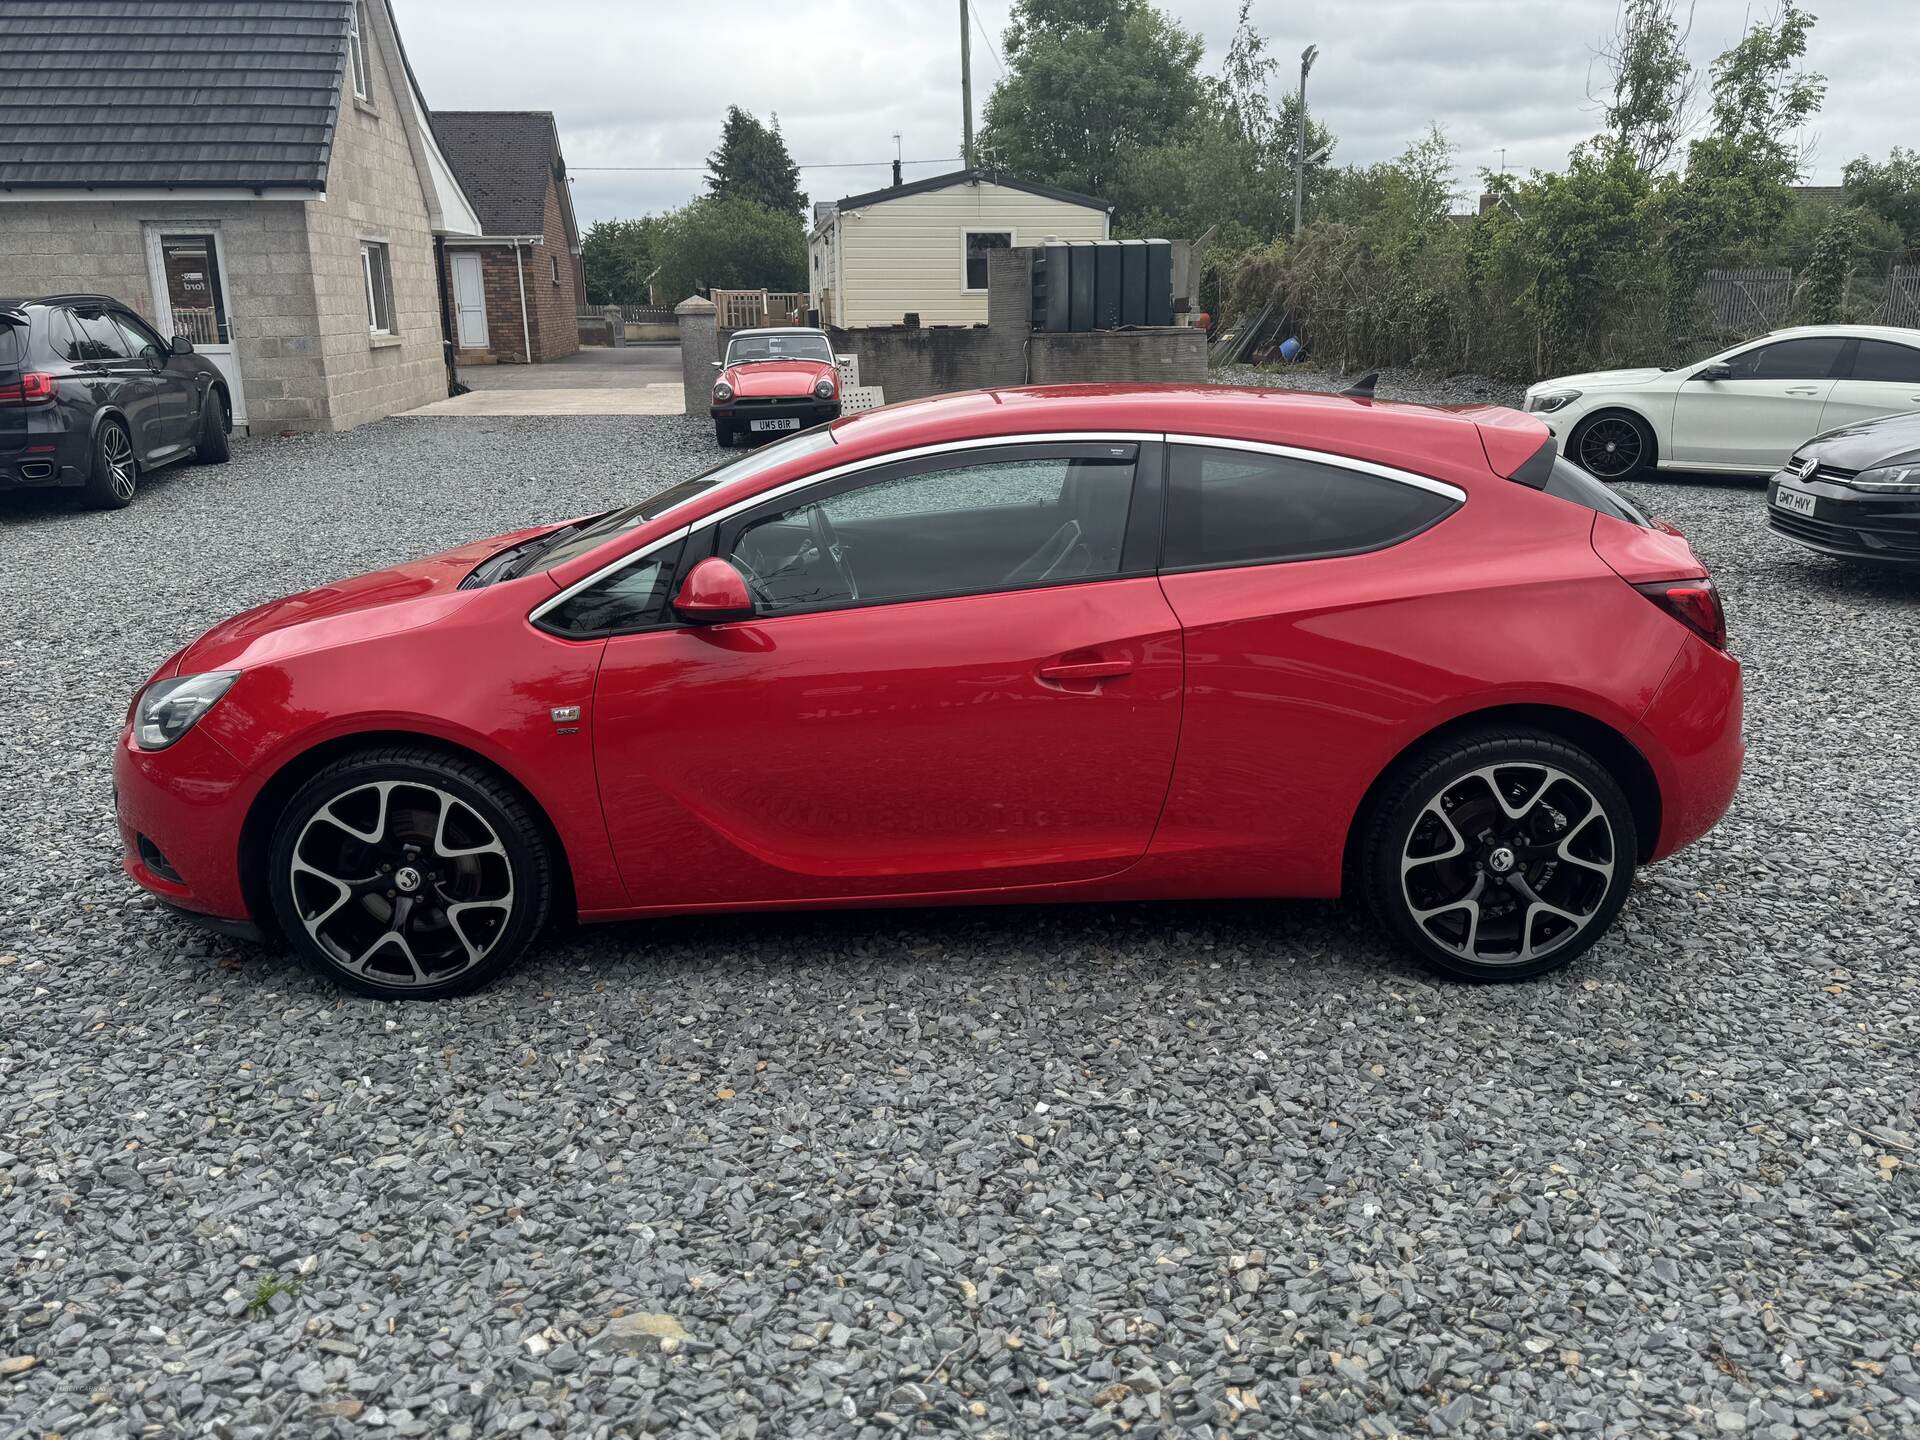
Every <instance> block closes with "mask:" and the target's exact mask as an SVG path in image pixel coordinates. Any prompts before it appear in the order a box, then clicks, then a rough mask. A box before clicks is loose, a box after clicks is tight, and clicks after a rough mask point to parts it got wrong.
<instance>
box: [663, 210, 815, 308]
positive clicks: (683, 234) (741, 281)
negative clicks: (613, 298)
mask: <svg viewBox="0 0 1920 1440" xmlns="http://www.w3.org/2000/svg"><path fill="white" fill-rule="evenodd" d="M657 253H658V263H659V265H660V276H659V279H658V280H657V281H656V285H657V288H658V289H659V290H660V292H661V293H662V294H664V295H673V296H679V297H681V298H685V297H686V296H688V295H692V294H694V293H695V292H696V291H706V290H711V289H713V288H714V287H716V286H718V287H719V288H721V289H724V290H757V289H762V288H765V289H768V290H804V289H806V288H807V235H806V231H805V230H803V229H802V228H801V225H800V217H799V216H798V215H797V214H795V213H793V212H792V211H790V210H774V209H771V208H769V207H768V206H765V205H760V204H756V203H755V202H753V201H752V200H743V199H740V198H739V197H737V196H728V197H724V198H723V197H718V196H706V197H704V198H702V199H699V200H696V201H694V202H693V203H692V204H691V205H688V206H686V207H685V208H683V209H680V210H677V211H675V212H674V213H673V214H672V215H669V216H667V217H665V218H664V219H663V221H662V222H661V226H660V248H659V251H658V252H657Z"/></svg>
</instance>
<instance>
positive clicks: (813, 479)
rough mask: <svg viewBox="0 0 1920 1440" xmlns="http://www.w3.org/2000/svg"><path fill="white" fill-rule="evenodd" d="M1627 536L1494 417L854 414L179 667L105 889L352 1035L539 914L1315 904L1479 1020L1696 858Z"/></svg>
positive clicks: (1681, 637) (1698, 576)
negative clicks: (260, 946)
mask: <svg viewBox="0 0 1920 1440" xmlns="http://www.w3.org/2000/svg"><path fill="white" fill-rule="evenodd" d="M1740 721H1741V684H1740V667H1739V665H1738V664H1737V663H1736V662H1735V660H1734V659H1733V658H1732V656H1730V655H1729V654H1728V653H1727V648H1726V631H1725V625H1724V620H1723V617H1722V613H1721V608H1720V601H1719V598H1718V596H1717V595H1716V593H1715V590H1714V587H1713V583H1712V581H1711V580H1710V579H1709V578H1708V577H1707V573H1706V570H1705V569H1704V568H1703V567H1702V566H1701V564H1700V562H1699V560H1698V559H1696V558H1695V557H1694V555H1693V553H1692V551H1691V550H1690V549H1689V547H1688V546H1687V543H1686V542H1685V540H1683V539H1682V538H1681V537H1680V536H1679V535H1678V534H1677V533H1676V532H1675V531H1673V530H1671V529H1667V528H1665V527H1663V526H1660V525H1658V524H1655V523H1652V522H1650V521H1648V520H1647V519H1646V518H1645V517H1644V516H1643V515H1641V514H1640V512H1639V511H1637V510H1636V509H1635V508H1634V507H1633V506H1632V505H1631V504H1629V503H1628V502H1627V501H1625V500H1624V499H1622V498H1620V497H1619V496H1618V495H1616V494H1614V493H1613V492H1612V491H1610V490H1608V489H1607V488H1606V487H1605V486H1603V485H1601V484H1600V483H1599V482H1597V481H1595V480H1594V479H1592V478H1591V477H1590V476H1588V475H1587V474H1586V473H1585V472H1583V471H1581V470H1579V469H1577V468H1575V467H1574V466H1572V465H1571V464H1569V463H1568V462H1567V461H1565V460H1563V459H1559V458H1556V456H1555V454H1554V447H1553V444H1552V441H1551V438H1550V437H1549V436H1548V434H1547V432H1546V429H1545V427H1544V426H1543V425H1542V424H1541V423H1540V422H1539V421H1538V420H1535V419H1533V418H1531V417H1528V416H1523V415H1520V414H1518V413H1516V412H1514V411H1511V410H1502V409H1491V408H1486V409H1471V410H1462V411H1454V412H1447V411H1440V410H1432V409H1425V408H1421V407H1417V406H1406V405H1390V404H1380V403H1373V402H1370V401H1363V400H1356V399H1350V398H1343V397H1338V396H1311V395H1302V394H1283V393H1277V392H1262V391H1245V390H1230V389H1216V388H1180V387H1167V388H1159V387H1129V388H1121V387H1096V386H1088V387H1074V388H1058V389H1033V390H998V391H983V392H975V393H971V394H963V395H951V396H945V397H942V398H939V399H934V400H927V401H921V402H916V403H911V404H903V405H896V406H892V407H889V408H887V409H884V410H878V411H872V412H869V413H866V414H862V415H858V416H853V417H850V418H848V419H845V420H841V421H839V422H837V423H836V424H833V425H831V426H828V427H823V428H819V429H814V430H810V431H806V432H804V433H802V434H799V435H795V436H792V437H790V438H788V439H786V440H783V441H781V442H779V443H777V444H774V445H770V446H766V447H763V448H761V449H758V450H755V451H753V452H752V453H750V454H747V455H743V456H740V457H737V458H734V459H732V460H730V461H729V462H728V463H726V464H724V465H722V466H720V467H719V468H718V469H715V470H712V471H710V472H708V473H707V474H704V475H701V476H698V477H696V478H694V479H689V480H682V481H679V482H678V483H675V484H672V485H668V486H666V487H665V488H663V489H660V490H659V491H658V492H657V493H654V494H649V495H647V496H645V497H644V498H640V499H637V500H636V501H635V502H634V503H633V504H631V505H629V506H627V507H626V508H624V509H620V510H615V511H611V512H609V513H607V514H604V515H596V516H593V517H591V518H588V519H584V520H576V521H574V522H572V523H571V524H567V525H564V526H558V527H547V528H543V529H539V530H529V531H523V532H520V533H517V534H513V535H506V536H502V537H499V538H497V539H493V540H486V541H481V542H478V543H476V544H473V545H469V546H466V547H464V548H462V549H459V550H454V551H450V552H448V553H446V554H443V555H437V556H434V557H432V558H430V559H426V560H420V561H416V562H414V563H412V564H408V565H402V566H399V567H396V568H395V569H392V570H385V571H381V572H379V573H377V574H373V575H365V576H361V577H359V578H358V579H352V580H343V581H341V582H339V583H338V584H334V585H328V586H323V587H321V588H320V589H317V590H310V591H307V592H306V593H304V594H301V595H295V596H292V597H290V598H288V599H284V600H279V601H275V602H273V603H271V604H268V605H263V606H260V607H259V608H257V609H254V610H251V611H248V612H247V613H245V614H243V615H240V616H237V617H235V618H234V619H232V620H228V621H226V622H225V623H223V624H221V625H218V626H216V627H214V628H213V629H212V630H210V631H208V632H207V633H206V634H205V635H202V636H201V637H200V638H199V639H197V640H195V641H193V642H192V643H191V644H190V645H188V646H186V647H185V648H184V649H183V650H181V651H180V652H178V653H177V654H175V655H173V656H171V657H169V658H168V659H167V661H166V662H165V663H164V664H163V665H161V667H160V668H159V669H158V670H157V671H156V672H155V673H154V675H153V678H152V679H151V680H150V681H148V682H147V684H146V685H145V686H143V687H142V688H141V690H140V692H139V693H138V694H137V695H136V696H135V698H134V702H133V705H132V707H131V709H130V711H129V713H128V717H127V725H126V730H125V733H124V735H123V736H122V738H121V740H120V743H119V746H118V749H117V756H116V765H115V774H116V781H117V787H116V788H117V799H118V806H119V817H120V825H121V829H122V832H123V835H124V840H125V865H126V870H127V873H128V874H129V875H130V876H132V877H133V879H134V880H136V881H137V882H138V883H139V884H141V885H143V886H144V887H146V888H147V889H148V890H150V891H152V892H153V893H154V894H155V895H157V896H159V897H160V898H161V899H163V900H164V901H166V902H167V903H169V904H171V905H174V906H177V907H179V908H181V909H184V910H187V911H193V912H198V913H199V914H201V915H202V916H203V917H210V918H212V919H213V920H214V921H215V922H216V923H219V924H222V925H224V926H225V927H227V928H228V929H230V930H236V931H240V932H243V933H249V932H250V933H256V934H257V933H260V932H266V931H270V930H274V929H277V930H278V931H279V932H280V933H282V934H283V935H284V936H285V937H286V938H287V939H288V940H289V941H290V942H291V943H292V945H293V946H294V947H295V948H296V949H297V950H298V951H299V952H300V953H301V954H302V955H304V956H305V957H307V959H309V960H310V961H312V962H313V963H315V964H317V965H318V966H319V967H320V968H321V969H322V970H323V971H325V972H328V973H330V974H332V975H333V976H335V977H337V978H338V979H339V980H340V981H341V982H342V983H344V984H346V985H349V986H352V987H353V988H355V989H358V990H362V991H365V992H368V993H371V994H375V995H384V996H404V995H414V996H432V995H444V994H449V993H452V992H456V991H461V990H466V989H469V988H471V987H473V986H476V985H479V984H481V983H482V982H484V981H485V980H487V979H488V978H489V977H491V976H494V975H497V974H498V973H500V972H501V971H502V970H503V969H505V968H506V967H507V966H508V965H509V964H510V963H511V962H512V961H513V960H514V958H515V957H516V956H518V955H520V954H521V953H522V952H523V951H525V950H526V949H527V947H528V946H529V944H530V943H532V941H533V940H534V938H535V937H536V935H537V934H538V933H539V932H540V930H541V928H542V926H543V924H544V923H545V922H546V921H547V920H548V918H549V917H550V916H553V915H555V914H556V913H561V912H564V913H566V914H569V915H577V916H578V917H579V918H581V919H583V920H609V919H618V918H624V917H632V916H645V915H658V914H664V913H668V912H674V911H699V910H709V911H711V910H732V909H751V908H763V907H765V908H776V907H805V906H871V905H925V904H942V905H944V904H971V903H985V902H996V901H1004V902H1033V901H1064V900H1107V901H1114V900H1136V899H1146V898H1159V897H1205V896H1308V897H1311V896H1320V897H1332V896H1339V895H1343V894H1344V895H1348V896H1352V897H1355V898H1359V899H1364V900H1365V901H1366V902H1367V903H1368V904H1369V905H1370V906H1371V908H1372V909H1373V911H1374V912H1375V913H1376V914H1377V916H1378V917H1379V919H1380V921H1381V923H1382V924H1383V925H1384V927H1385V928H1386V930H1387V931H1388V932H1389V933H1390V934H1391V935H1392V936H1393V937H1395V938H1396V939H1397V940H1398V941H1400V942H1401V943H1402V944H1403V945H1404V946H1405V947H1406V948H1407V949H1408V950H1410V951H1411V952H1412V953H1413V954H1414V955H1416V956H1418V957H1419V958H1420V959H1422V960H1423V961H1425V962H1427V963H1428V964H1429V965H1431V966H1434V967H1436V968H1438V969H1440V970H1443V971H1447V972H1450V973H1453V974H1456V975H1462V976H1468V977H1473V978H1482V979H1505V978H1514V977H1520V976H1526V975H1535V974H1538V973H1540V972H1542V971H1546V970H1550V969H1553V968H1555V967H1557V966H1560V965H1563V964H1565V963H1566V962H1567V961H1568V960H1570V959H1571V958H1572V957H1574V956H1575V955H1577V954H1579V953H1580V952H1581V951H1583V950H1585V949H1586V948H1587V947H1588V946H1589V945H1591V944H1592V943H1593V942H1594V941H1595V940H1596V939H1598V938H1599V936H1600V935H1601V933H1602V932H1603V931H1604V930H1605V929H1606V928H1607V926H1608V924H1609V922H1611V921H1612V920H1613V918H1614V916H1615V915H1616V913H1617V912H1618V911H1619V909H1620V907H1621V905H1622V903H1623V902H1624V900H1625V898H1626V894H1627V889H1628V886H1629V884H1630V883H1631V880H1632V877H1633V873H1634V869H1635V867H1636V866H1638V865H1640V864H1642V863H1645V862H1647V861H1650V860H1657V859H1660V858H1661V857H1663V856H1666V855H1670V854H1672V853H1673V852H1674V851H1676V850H1678V849H1679V848H1680V847H1681V846H1683V845H1686V844H1687V843H1688V842H1689V841H1691V840H1693V839H1695V838H1696V837H1698V836H1699V835H1700V834H1702V833H1703V832H1704V831H1705V830H1706V829H1707V828H1708V827H1709V826H1711V825H1712V824H1713V823H1714V822H1715V821H1716V820H1717V819H1718V818H1719V816H1720V814H1721V813H1722V811H1724V810H1725V808H1726V806H1727V804H1728V802H1729V801H1730V799H1731V797H1732V795H1733V793H1734V787H1735V784H1736V782H1737V780H1738V777H1739V772H1740V762H1741V754H1742V747H1741V737H1740Z"/></svg>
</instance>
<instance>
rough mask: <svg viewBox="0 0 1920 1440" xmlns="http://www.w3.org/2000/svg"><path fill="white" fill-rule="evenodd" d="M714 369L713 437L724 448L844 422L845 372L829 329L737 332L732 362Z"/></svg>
mask: <svg viewBox="0 0 1920 1440" xmlns="http://www.w3.org/2000/svg"><path fill="white" fill-rule="evenodd" d="M714 364H715V365H716V366H717V367H718V368H719V370H720V374H719V376H718V378H717V379H715V380H714V382H713V433H714V435H715V437H716V438H717V439H718V440H719V441H720V443H721V444H722V445H732V444H733V443H734V442H735V441H737V440H738V439H739V438H740V437H741V436H742V435H747V436H754V435H777V434H779V433H780V432H781V431H783V430H804V429H806V428H807V427H808V426H809V425H820V424H823V423H825V422H826V421H828V420H837V419H839V418H840V372H839V371H838V370H837V369H835V368H834V363H833V345H832V342H830V341H829V340H828V339H827V334H826V331H824V330H805V329H800V328H798V327H796V326H792V325H782V326H779V327H777V328H772V329H766V330H736V331H734V332H733V338H732V339H730V340H729V341H727V358H726V359H725V360H716V361H714Z"/></svg>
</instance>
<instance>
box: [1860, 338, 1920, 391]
mask: <svg viewBox="0 0 1920 1440" xmlns="http://www.w3.org/2000/svg"><path fill="white" fill-rule="evenodd" d="M1853 378H1854V379H1856V380H1877V381H1879V382H1880V383H1882V384H1886V385H1920V350H1916V349H1915V348H1914V347H1913V346H1911V345H1895V344H1893V343H1892V342H1891V341H1887V340H1862V341H1861V342H1860V353H1859V354H1857V355H1855V356H1854V357H1853Z"/></svg>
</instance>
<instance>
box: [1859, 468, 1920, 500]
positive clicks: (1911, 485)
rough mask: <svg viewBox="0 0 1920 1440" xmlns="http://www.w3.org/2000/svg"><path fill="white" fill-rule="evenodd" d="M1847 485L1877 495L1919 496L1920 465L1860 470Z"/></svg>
mask: <svg viewBox="0 0 1920 1440" xmlns="http://www.w3.org/2000/svg"><path fill="white" fill-rule="evenodd" d="M1847 484H1849V485H1851V486H1852V487H1853V488H1854V489H1856V490H1871V491H1873V492H1874V493H1875V494H1879V495H1920V465H1881V466H1878V467H1876V468H1874V469H1872V470H1862V471H1861V472H1860V473H1859V474H1858V475H1856V476H1854V477H1853V478H1852V479H1851V480H1849V481H1847Z"/></svg>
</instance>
